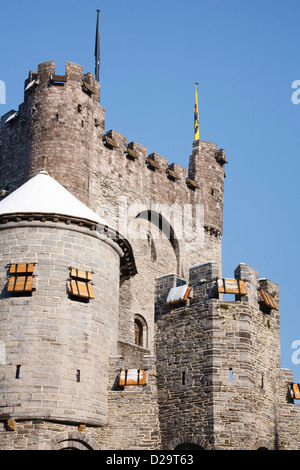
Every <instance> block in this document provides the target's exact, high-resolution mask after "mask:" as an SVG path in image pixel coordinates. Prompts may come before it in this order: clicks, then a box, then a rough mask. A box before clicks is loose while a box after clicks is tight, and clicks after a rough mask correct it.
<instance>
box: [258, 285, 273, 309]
mask: <svg viewBox="0 0 300 470" xmlns="http://www.w3.org/2000/svg"><path fill="white" fill-rule="evenodd" d="M259 294H260V296H261V299H262V302H263V303H264V304H265V305H266V306H267V307H270V308H271V309H274V310H278V307H277V305H276V303H275V300H274V299H273V297H272V296H271V295H270V294H269V292H267V291H265V290H263V289H261V290H260V291H259Z"/></svg>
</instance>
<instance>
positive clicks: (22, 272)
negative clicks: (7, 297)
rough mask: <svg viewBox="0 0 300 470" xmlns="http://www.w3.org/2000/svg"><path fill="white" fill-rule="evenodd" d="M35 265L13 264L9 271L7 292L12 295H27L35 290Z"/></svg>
mask: <svg viewBox="0 0 300 470" xmlns="http://www.w3.org/2000/svg"><path fill="white" fill-rule="evenodd" d="M33 273H34V263H20V264H12V265H11V266H10V269H9V275H10V278H9V281H8V286H7V292H9V293H11V294H27V293H31V292H32V291H33V290H35V289H34V284H33Z"/></svg>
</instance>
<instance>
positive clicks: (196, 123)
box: [194, 82, 200, 141]
mask: <svg viewBox="0 0 300 470" xmlns="http://www.w3.org/2000/svg"><path fill="white" fill-rule="evenodd" d="M195 85H196V91H195V111H194V141H199V139H200V137H199V111H198V83H197V82H196V83H195Z"/></svg>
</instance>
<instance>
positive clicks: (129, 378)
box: [119, 369, 146, 387]
mask: <svg viewBox="0 0 300 470" xmlns="http://www.w3.org/2000/svg"><path fill="white" fill-rule="evenodd" d="M128 385H146V372H145V370H143V369H126V370H121V372H120V376H119V386H120V387H125V386H128Z"/></svg>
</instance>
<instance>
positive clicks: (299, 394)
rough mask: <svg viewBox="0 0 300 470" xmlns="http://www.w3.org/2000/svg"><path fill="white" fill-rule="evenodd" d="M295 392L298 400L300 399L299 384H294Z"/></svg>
mask: <svg viewBox="0 0 300 470" xmlns="http://www.w3.org/2000/svg"><path fill="white" fill-rule="evenodd" d="M293 392H294V396H295V398H296V400H299V399H300V390H299V384H293Z"/></svg>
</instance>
